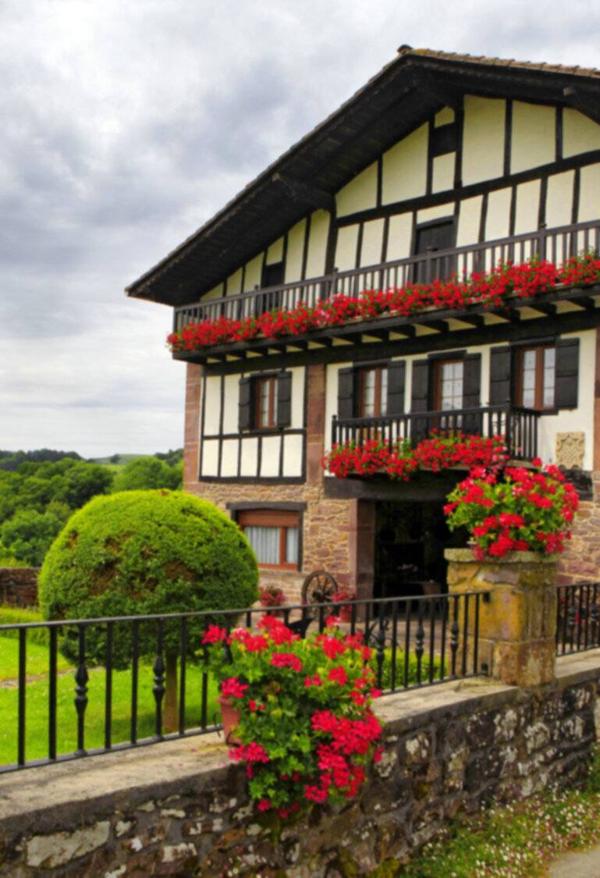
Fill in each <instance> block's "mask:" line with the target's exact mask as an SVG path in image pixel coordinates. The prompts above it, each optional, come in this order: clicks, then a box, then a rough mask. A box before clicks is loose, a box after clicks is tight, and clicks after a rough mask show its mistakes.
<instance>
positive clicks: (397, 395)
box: [387, 360, 406, 415]
mask: <svg viewBox="0 0 600 878" xmlns="http://www.w3.org/2000/svg"><path fill="white" fill-rule="evenodd" d="M387 370H388V384H387V386H388V390H387V413H388V415H403V414H404V388H405V385H406V363H405V361H404V360H393V361H392V362H391V363H389V364H388V367H387Z"/></svg>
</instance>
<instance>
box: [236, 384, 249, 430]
mask: <svg viewBox="0 0 600 878" xmlns="http://www.w3.org/2000/svg"><path fill="white" fill-rule="evenodd" d="M238 424H239V429H240V430H249V429H250V427H251V426H252V379H251V378H240V395H239V402H238Z"/></svg>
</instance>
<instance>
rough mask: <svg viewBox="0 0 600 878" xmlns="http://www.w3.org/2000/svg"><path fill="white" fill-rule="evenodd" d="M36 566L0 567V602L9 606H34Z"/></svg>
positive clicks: (35, 601) (35, 600)
mask: <svg viewBox="0 0 600 878" xmlns="http://www.w3.org/2000/svg"><path fill="white" fill-rule="evenodd" d="M38 573H39V570H38V568H37V567H0V604H5V605H7V606H9V607H35V606H36V604H37V578H38Z"/></svg>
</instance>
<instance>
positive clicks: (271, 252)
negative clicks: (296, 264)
mask: <svg viewBox="0 0 600 878" xmlns="http://www.w3.org/2000/svg"><path fill="white" fill-rule="evenodd" d="M282 259H283V236H282V237H281V238H277V240H276V241H273V243H272V244H271V245H270V246H269V247H268V248H267V255H266V263H267V265H273V263H274V262H281V260H282Z"/></svg>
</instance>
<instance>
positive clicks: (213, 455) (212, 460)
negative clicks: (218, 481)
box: [201, 439, 219, 478]
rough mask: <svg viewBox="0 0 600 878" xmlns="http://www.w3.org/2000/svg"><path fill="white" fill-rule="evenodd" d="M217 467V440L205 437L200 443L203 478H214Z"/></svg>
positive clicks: (216, 473)
mask: <svg viewBox="0 0 600 878" xmlns="http://www.w3.org/2000/svg"><path fill="white" fill-rule="evenodd" d="M218 467H219V440H218V439H205V440H204V442H203V443H202V455H201V472H202V475H203V476H204V477H205V478H214V477H215V476H216V475H218Z"/></svg>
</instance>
